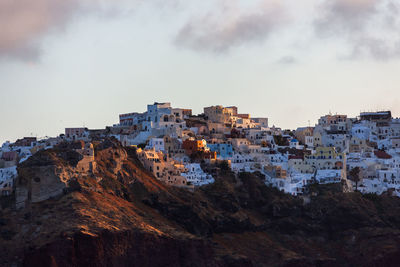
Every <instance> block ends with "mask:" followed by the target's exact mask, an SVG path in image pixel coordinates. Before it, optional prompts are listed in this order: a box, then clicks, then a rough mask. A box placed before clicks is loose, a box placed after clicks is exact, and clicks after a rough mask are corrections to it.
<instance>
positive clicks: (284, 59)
mask: <svg viewBox="0 0 400 267" xmlns="http://www.w3.org/2000/svg"><path fill="white" fill-rule="evenodd" d="M296 62H297V60H296V59H295V58H294V57H292V56H284V57H281V58H280V59H278V60H277V61H276V63H277V64H282V65H290V64H294V63H296Z"/></svg>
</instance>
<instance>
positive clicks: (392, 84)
mask: <svg viewBox="0 0 400 267" xmlns="http://www.w3.org/2000/svg"><path fill="white" fill-rule="evenodd" d="M399 12H400V3H399V1H395V0H393V1H390V0H302V1H298V0H202V1H198V0H168V1H165V0H164V1H162V0H146V1H144V0H129V1H128V0H112V1H111V0H35V1H32V0H18V1H16V0H0V25H1V26H0V143H2V142H4V141H6V140H10V141H15V140H16V139H17V138H21V137H24V136H37V137H45V136H56V135H58V134H60V133H62V132H63V131H64V128H65V127H82V126H85V127H89V128H104V127H105V126H107V125H113V124H115V123H117V122H118V114H120V113H127V112H143V111H145V110H146V106H147V104H151V103H153V102H171V104H172V106H173V107H180V108H192V109H193V112H194V113H195V114H198V113H201V112H202V110H203V107H205V106H211V105H217V104H220V105H225V106H230V105H236V106H238V108H239V112H241V113H250V114H251V115H252V117H268V118H269V121H270V125H275V126H279V127H282V128H291V129H295V128H297V127H300V126H307V125H309V124H310V125H314V124H315V123H316V122H317V119H318V118H319V117H320V116H322V115H325V114H328V113H329V112H331V113H340V114H348V115H349V116H352V117H355V116H357V115H358V114H359V113H360V111H377V110H387V109H390V110H392V114H393V115H394V116H396V117H397V116H399V113H400V86H399V84H400V16H399V15H400V14H399Z"/></svg>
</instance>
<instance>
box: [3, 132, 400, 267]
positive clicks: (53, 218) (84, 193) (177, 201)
mask: <svg viewBox="0 0 400 267" xmlns="http://www.w3.org/2000/svg"><path fill="white" fill-rule="evenodd" d="M94 147H95V161H96V163H97V167H96V170H95V171H94V172H89V173H82V172H79V171H77V170H76V169H75V168H76V167H75V166H76V165H77V164H78V162H79V160H80V158H79V156H77V155H76V154H74V153H72V151H73V150H72V149H69V148H68V147H65V148H62V149H61V148H60V149H59V150H50V151H45V152H43V153H38V154H36V155H35V156H33V157H32V158H31V159H30V160H28V161H27V162H26V163H25V164H22V165H21V166H20V167H19V169H18V170H19V174H20V177H19V181H18V182H19V183H20V185H19V186H18V187H17V189H18V188H19V189H20V191H18V192H17V195H16V198H17V202H18V198H20V196H19V195H18V194H21V195H23V190H22V189H24V188H25V190H26V195H30V196H29V197H27V199H26V200H25V202H26V205H25V207H23V208H20V209H13V208H12V207H10V208H8V209H5V210H2V211H1V214H0V251H1V252H2V253H0V265H2V266H3V265H4V266H44V267H46V266H378V265H382V266H397V265H398V258H399V257H400V219H399V218H400V199H399V198H397V197H392V196H388V195H382V196H376V195H361V194H360V193H357V192H352V193H346V194H345V193H342V192H341V190H339V188H337V186H338V185H334V186H333V187H330V186H329V185H325V186H322V187H318V186H316V187H315V188H311V189H310V190H311V191H312V192H314V193H315V194H312V195H311V196H310V198H309V201H303V199H301V198H296V197H293V196H290V195H287V194H284V193H282V192H279V191H278V190H276V189H275V188H271V187H267V186H265V184H264V181H263V179H262V177H261V176H258V175H257V174H249V173H243V174H240V175H239V176H235V175H234V174H233V173H231V172H230V171H229V170H221V171H220V172H219V174H218V175H217V176H216V177H215V178H216V179H215V180H216V181H215V183H213V184H210V185H207V186H204V187H201V188H199V189H197V190H195V192H189V191H186V190H184V189H179V188H173V187H168V186H166V185H164V184H162V183H160V182H159V181H158V180H157V179H155V178H154V177H152V176H151V174H150V173H148V172H147V171H146V170H144V168H143V167H142V166H141V164H140V162H139V161H138V159H137V158H136V155H135V151H134V150H133V149H129V148H123V147H121V146H120V145H119V143H117V142H115V141H112V140H108V141H106V142H103V143H99V144H95V145H94ZM35 178H40V181H39V184H40V185H41V186H36V185H32V183H34V182H35ZM42 183H43V184H42ZM45 188H53V189H52V190H50V189H45ZM53 190H54V191H57V194H54V195H53V194H52V193H51V192H52V191H53Z"/></svg>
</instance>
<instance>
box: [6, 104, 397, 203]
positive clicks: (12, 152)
mask: <svg viewBox="0 0 400 267" xmlns="http://www.w3.org/2000/svg"><path fill="white" fill-rule="evenodd" d="M111 136H112V137H115V138H117V139H118V140H120V142H121V144H122V145H123V146H134V147H136V148H137V150H136V151H137V155H138V158H139V160H140V161H141V162H142V164H143V166H144V167H145V168H146V169H147V170H148V171H149V172H151V173H152V174H153V175H154V177H156V178H157V179H159V180H160V181H162V182H164V183H166V184H169V185H172V186H178V187H184V188H189V189H193V188H195V187H198V186H202V185H206V184H209V183H213V182H214V178H213V177H212V175H211V174H210V172H208V171H205V169H204V166H210V165H211V166H212V165H215V166H218V165H217V164H218V163H222V162H224V163H226V165H227V166H228V167H229V168H231V170H232V171H234V172H236V173H239V172H258V173H261V174H262V175H263V176H264V177H265V183H266V184H269V185H271V186H275V187H277V188H279V189H280V190H282V191H285V192H287V193H289V194H292V195H302V194H304V193H305V192H306V190H307V185H309V184H312V183H320V184H328V183H341V182H346V183H347V184H351V185H353V186H354V188H356V189H357V190H359V191H361V192H363V193H377V194H381V193H383V192H390V193H392V194H394V195H398V196H400V119H397V118H392V114H391V112H390V111H381V112H363V113H361V114H360V115H359V116H358V117H356V118H348V117H347V116H346V115H338V114H334V115H333V114H328V115H325V116H322V117H321V118H320V119H319V120H318V123H317V124H316V125H315V126H313V127H311V126H309V127H300V128H297V129H296V130H282V129H281V128H277V127H275V126H272V127H270V126H269V125H268V118H252V117H251V116H250V114H242V113H239V112H238V108H237V107H235V106H230V107H223V106H211V107H205V108H204V112H203V113H202V114H199V115H193V114H192V110H190V109H182V108H173V107H171V104H170V103H154V104H151V105H148V106H147V110H146V111H145V112H142V113H137V112H133V113H127V114H121V115H120V116H119V123H117V124H115V125H113V126H110V127H106V128H105V129H101V130H89V129H87V128H67V129H65V133H64V134H62V135H60V136H59V137H57V138H48V139H43V140H36V138H24V139H21V140H18V141H17V142H15V143H13V144H10V143H8V142H7V143H5V144H3V146H2V147H1V150H0V193H1V194H9V193H10V192H11V190H12V187H13V180H14V179H15V177H16V175H17V174H16V168H15V166H16V165H17V164H18V162H21V161H23V160H25V159H26V158H27V157H29V156H30V155H32V154H34V153H36V152H37V151H38V150H41V149H47V148H49V147H52V146H54V145H55V144H57V143H60V142H63V141H83V143H82V145H81V147H80V148H79V149H77V151H80V153H81V154H82V155H84V156H85V157H84V160H83V161H82V169H83V170H85V171H86V170H93V169H94V168H95V162H94V157H93V154H92V153H93V146H92V145H91V143H90V142H91V141H92V140H94V139H96V140H98V139H101V138H105V137H111Z"/></svg>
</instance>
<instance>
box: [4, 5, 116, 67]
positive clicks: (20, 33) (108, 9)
mask: <svg viewBox="0 0 400 267" xmlns="http://www.w3.org/2000/svg"><path fill="white" fill-rule="evenodd" d="M113 2H116V1H107V0H34V1H33V0H0V25H1V27H0V59H1V58H18V59H22V60H35V59H37V58H38V57H39V56H40V54H41V50H40V45H41V41H42V39H43V37H45V36H46V35H48V34H50V33H56V32H60V31H62V30H64V29H65V27H66V26H67V24H68V23H69V22H71V20H73V18H74V16H77V15H78V14H79V13H85V14H87V13H88V12H98V13H99V14H102V13H103V14H104V15H106V16H108V15H109V14H111V13H113V12H114V11H115V9H113V7H114V6H113Z"/></svg>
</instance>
